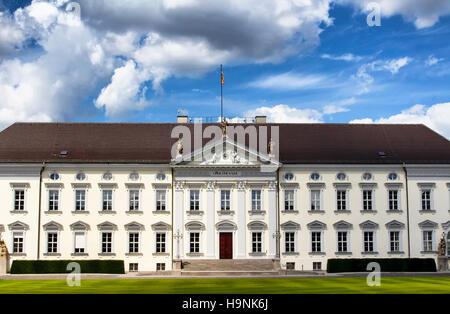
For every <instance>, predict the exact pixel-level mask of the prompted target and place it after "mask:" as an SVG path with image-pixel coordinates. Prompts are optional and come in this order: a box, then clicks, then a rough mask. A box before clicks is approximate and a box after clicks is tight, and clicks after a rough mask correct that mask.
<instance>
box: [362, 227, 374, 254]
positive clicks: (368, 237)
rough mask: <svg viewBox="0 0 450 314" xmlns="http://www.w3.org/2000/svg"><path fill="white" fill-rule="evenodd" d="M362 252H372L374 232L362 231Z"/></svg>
mask: <svg viewBox="0 0 450 314" xmlns="http://www.w3.org/2000/svg"><path fill="white" fill-rule="evenodd" d="M363 237H364V252H366V253H370V252H374V232H373V231H364V235H363Z"/></svg>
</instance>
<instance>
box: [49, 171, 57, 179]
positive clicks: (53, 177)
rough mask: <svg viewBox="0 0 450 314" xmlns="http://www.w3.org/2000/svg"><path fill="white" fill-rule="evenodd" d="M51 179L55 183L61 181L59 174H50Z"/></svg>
mask: <svg viewBox="0 0 450 314" xmlns="http://www.w3.org/2000/svg"><path fill="white" fill-rule="evenodd" d="M50 179H51V180H53V181H55V180H58V179H59V174H57V173H56V172H53V173H51V174H50Z"/></svg>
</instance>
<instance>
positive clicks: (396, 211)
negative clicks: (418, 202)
mask: <svg viewBox="0 0 450 314" xmlns="http://www.w3.org/2000/svg"><path fill="white" fill-rule="evenodd" d="M386 213H388V214H401V213H403V210H398V209H397V210H387V211H386Z"/></svg>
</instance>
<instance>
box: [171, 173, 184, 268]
mask: <svg viewBox="0 0 450 314" xmlns="http://www.w3.org/2000/svg"><path fill="white" fill-rule="evenodd" d="M174 189H175V192H174V194H175V196H174V199H173V206H172V208H173V213H172V215H173V230H172V234H173V235H174V243H173V244H174V248H175V249H174V251H173V259H174V260H179V259H182V258H183V257H184V246H183V238H184V237H186V235H185V233H184V226H183V217H184V212H183V207H184V201H183V193H184V181H175V186H174ZM176 235H177V236H176Z"/></svg>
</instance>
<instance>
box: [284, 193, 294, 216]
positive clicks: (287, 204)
mask: <svg viewBox="0 0 450 314" xmlns="http://www.w3.org/2000/svg"><path fill="white" fill-rule="evenodd" d="M284 210H286V211H290V210H294V191H290V190H286V191H284Z"/></svg>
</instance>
